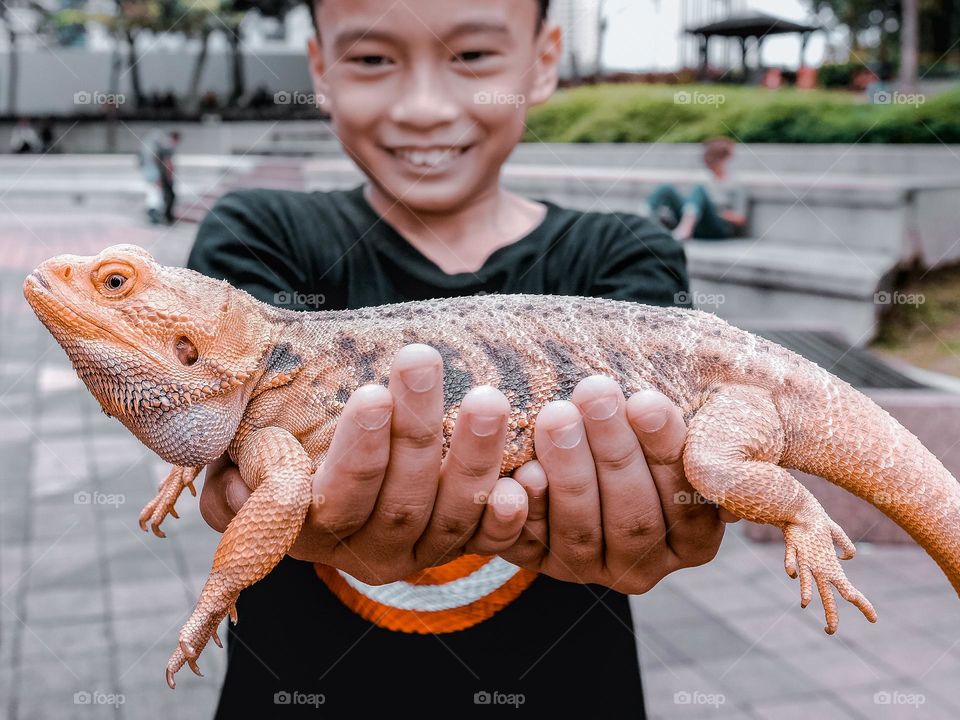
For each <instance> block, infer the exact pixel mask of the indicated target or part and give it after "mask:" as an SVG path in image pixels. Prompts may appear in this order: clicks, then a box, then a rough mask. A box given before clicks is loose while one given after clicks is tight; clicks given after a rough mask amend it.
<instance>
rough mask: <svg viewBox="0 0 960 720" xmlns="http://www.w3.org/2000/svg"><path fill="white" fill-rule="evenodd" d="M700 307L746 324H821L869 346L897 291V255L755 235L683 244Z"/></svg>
mask: <svg viewBox="0 0 960 720" xmlns="http://www.w3.org/2000/svg"><path fill="white" fill-rule="evenodd" d="M684 249H685V250H686V254H687V264H688V269H689V273H690V289H691V298H690V299H691V300H692V302H693V304H694V306H695V307H698V308H699V309H701V310H705V311H707V312H713V313H716V314H717V315H719V316H720V317H722V318H723V319H725V320H727V321H728V322H731V323H733V324H734V325H738V326H741V327H753V326H757V325H762V324H764V323H769V322H770V320H771V318H773V319H776V321H777V323H778V324H786V325H804V324H816V325H817V326H819V327H827V328H830V329H832V330H833V331H834V332H836V333H838V334H839V335H841V336H843V337H844V338H845V339H846V341H847V342H849V343H851V344H852V345H858V346H859V345H865V344H866V343H868V342H869V341H870V340H872V339H873V337H874V335H875V334H876V328H877V321H878V319H879V317H880V314H881V313H882V312H883V311H884V310H885V309H886V308H887V307H888V306H889V304H890V303H891V302H894V301H899V300H900V299H901V298H900V297H899V296H897V295H894V294H892V293H891V289H892V280H893V275H894V271H895V268H896V258H894V257H893V256H892V255H889V254H884V253H862V252H861V253H856V254H855V253H852V252H850V251H849V250H844V249H842V248H840V249H833V248H823V247H815V246H810V247H786V246H780V245H768V244H764V243H762V242H757V241H755V240H730V241H722V242H716V241H705V240H691V241H689V242H687V243H685V244H684Z"/></svg>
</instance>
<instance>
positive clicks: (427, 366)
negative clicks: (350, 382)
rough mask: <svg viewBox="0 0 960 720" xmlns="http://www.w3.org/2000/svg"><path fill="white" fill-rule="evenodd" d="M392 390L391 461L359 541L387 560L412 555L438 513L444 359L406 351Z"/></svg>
mask: <svg viewBox="0 0 960 720" xmlns="http://www.w3.org/2000/svg"><path fill="white" fill-rule="evenodd" d="M389 389H390V393H391V395H393V418H392V422H391V425H390V461H389V464H388V466H387V472H386V476H385V477H384V480H383V484H382V486H381V488H380V494H379V496H378V498H377V503H376V507H375V508H374V511H373V515H372V516H371V517H370V520H369V521H368V522H367V524H366V525H364V527H363V528H362V529H360V530H359V531H358V532H357V534H356V535H354V537H353V540H354V541H355V542H357V543H362V544H367V543H369V544H370V546H371V547H372V548H374V549H375V551H376V552H377V554H378V555H379V556H381V557H382V558H385V559H386V558H391V557H397V556H400V555H403V556H409V555H412V554H413V548H414V545H415V543H416V541H417V540H418V539H419V537H420V535H421V534H422V533H423V530H424V528H425V527H426V526H427V522H428V521H429V520H430V514H431V513H432V511H433V503H434V499H435V498H436V493H437V486H438V484H439V479H440V458H441V452H442V447H443V361H442V360H441V358H440V353H438V352H437V351H436V350H434V349H433V348H431V347H429V346H427V345H419V344H414V345H407V346H406V347H403V348H401V349H400V351H399V352H397V354H396V356H395V357H394V360H393V366H392V367H391V370H390V386H389ZM351 544H352V543H351Z"/></svg>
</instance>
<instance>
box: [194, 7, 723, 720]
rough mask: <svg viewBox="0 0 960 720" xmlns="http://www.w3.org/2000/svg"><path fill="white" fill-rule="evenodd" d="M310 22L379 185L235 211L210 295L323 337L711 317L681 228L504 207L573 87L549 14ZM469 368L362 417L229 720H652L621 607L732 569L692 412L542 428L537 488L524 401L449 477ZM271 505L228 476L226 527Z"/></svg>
mask: <svg viewBox="0 0 960 720" xmlns="http://www.w3.org/2000/svg"><path fill="white" fill-rule="evenodd" d="M311 10H312V12H313V13H314V22H315V24H316V26H317V35H316V37H314V38H312V39H311V41H310V44H309V57H310V69H311V73H312V75H313V78H314V83H315V88H316V91H317V93H318V94H319V95H320V96H322V97H323V98H324V103H325V106H326V109H327V110H328V111H329V112H330V114H331V119H332V127H333V130H334V132H335V133H336V134H337V136H338V137H339V139H340V141H341V143H342V144H343V147H344V150H345V151H346V152H347V153H348V154H349V155H350V157H351V158H352V159H353V160H354V161H355V162H356V164H357V165H358V166H359V168H360V169H361V170H362V171H363V173H364V174H365V175H366V177H367V182H366V183H365V184H364V185H361V186H359V187H357V188H354V189H352V190H346V191H334V192H325V193H320V192H316V193H299V192H285V191H267V190H247V191H240V192H234V193H231V194H229V195H227V196H225V197H224V198H222V199H221V200H220V202H219V203H218V204H217V206H216V207H215V208H214V209H213V210H212V211H211V213H210V214H209V215H208V216H207V218H206V219H205V220H204V222H203V223H202V225H201V227H200V229H199V231H198V234H197V239H196V243H195V246H194V249H193V252H192V253H191V257H190V262H189V264H190V266H191V267H193V268H194V269H197V270H199V271H201V272H204V273H206V274H208V275H212V276H216V277H222V278H226V279H228V280H230V281H231V282H232V283H233V284H235V285H238V286H240V287H243V288H244V289H246V290H248V291H249V292H251V293H253V294H254V295H255V296H257V297H259V298H260V299H263V300H266V301H268V302H280V299H281V298H284V299H285V298H290V297H296V298H301V299H311V298H312V299H320V298H322V299H323V305H322V307H316V306H303V305H301V306H300V307H301V309H311V310H316V309H340V308H356V307H363V306H370V305H379V304H384V303H389V302H399V301H404V300H415V299H423V298H431V297H449V296H456V295H468V294H476V293H489V292H499V293H519V292H525V293H541V294H542V293H550V294H566V295H592V296H603V297H610V298H617V299H622V300H634V301H639V302H647V303H653V304H671V303H673V302H674V298H675V297H676V296H677V294H678V293H681V292H685V291H686V289H687V279H686V271H685V266H684V258H683V252H682V250H681V249H680V247H679V245H678V244H677V243H676V242H675V241H674V240H673V239H672V238H671V237H670V236H669V235H668V234H667V233H665V232H664V231H663V230H662V228H660V227H659V226H656V225H654V224H652V223H650V222H649V221H647V220H644V219H642V218H640V217H637V216H634V215H628V214H622V213H618V214H604V213H583V212H578V211H573V210H567V209H564V208H560V207H558V206H556V205H554V204H552V203H549V202H546V201H534V200H530V199H526V198H522V197H520V196H518V195H515V194H514V193H511V192H508V191H507V190H505V189H504V188H503V187H502V186H501V185H500V172H501V168H502V166H503V163H504V162H505V161H506V159H507V157H508V156H509V155H510V153H511V152H512V150H513V149H514V147H515V146H516V144H517V143H518V142H519V140H520V137H521V135H522V133H523V130H524V123H525V119H526V110H527V107H529V106H531V105H535V104H538V103H542V102H545V101H546V100H547V99H548V98H549V97H550V95H551V94H552V92H553V91H554V89H555V87H556V82H557V62H558V59H559V55H560V33H559V30H558V28H557V27H556V26H555V25H553V24H551V23H549V22H547V21H546V11H547V2H546V0H488V1H486V2H483V3H461V2H450V1H449V0H401V2H396V1H395V0H317V2H316V5H311ZM438 351H439V352H438ZM443 353H444V348H436V349H434V348H427V347H425V346H408V347H407V348H404V349H403V350H401V351H400V353H398V355H397V357H396V359H395V361H394V364H393V367H392V370H391V373H390V377H389V378H373V381H374V382H373V384H371V385H368V386H364V387H361V388H359V389H358V390H357V391H356V392H355V393H353V395H352V396H351V397H350V398H349V399H346V398H344V400H345V401H346V402H345V405H344V409H343V414H342V416H341V419H340V422H339V424H338V427H337V430H336V434H335V436H334V439H333V442H332V444H331V447H330V449H329V451H328V453H327V454H326V456H325V458H324V460H323V463H322V465H321V467H320V469H319V470H318V471H317V474H316V476H315V480H314V502H313V504H312V506H311V509H310V511H309V513H308V516H307V519H306V522H305V524H304V528H303V530H302V532H301V535H300V537H299V539H298V541H297V543H296V545H295V547H294V549H293V550H292V551H291V553H290V555H291V556H290V557H287V558H285V559H284V560H283V561H282V562H281V563H280V564H279V565H278V566H277V568H276V569H275V570H274V571H273V572H271V573H270V575H268V576H267V577H266V578H264V579H263V580H262V581H260V582H259V583H257V584H255V585H254V586H252V587H250V588H249V589H247V590H245V591H244V592H243V593H242V594H241V596H240V599H239V601H238V603H237V609H238V613H239V619H240V623H239V625H237V626H236V627H231V628H230V634H229V648H228V651H229V660H228V666H227V675H226V679H225V682H224V687H223V690H222V693H221V698H220V704H219V708H218V717H225V718H226V717H240V716H247V715H252V714H258V713H259V714H265V716H266V717H277V716H282V717H286V716H290V715H294V714H301V713H302V714H304V715H309V716H311V717H346V716H353V715H356V714H357V713H358V712H364V711H390V712H393V713H396V712H403V711H410V712H416V713H418V715H420V716H428V717H433V716H438V715H441V714H443V715H447V714H454V713H455V714H457V715H465V714H469V715H473V714H474V713H487V712H490V708H489V707H485V706H486V705H506V706H509V708H510V710H511V711H512V712H514V713H516V712H518V710H519V712H521V713H528V714H530V715H536V716H539V715H541V714H543V713H546V712H551V711H552V712H558V713H560V712H562V713H563V714H564V716H566V715H569V714H573V713H579V714H581V715H584V716H589V717H597V716H610V715H613V716H622V717H634V718H638V717H643V716H644V708H643V696H642V691H641V684H640V674H639V665H638V662H637V655H636V649H635V647H636V646H635V637H634V634H633V625H632V620H631V615H630V609H629V605H628V601H627V597H626V595H624V594H621V593H639V592H645V591H646V590H648V589H650V588H651V587H653V585H655V584H656V583H657V582H658V581H659V580H660V579H661V578H662V577H664V576H665V575H666V574H668V573H670V572H672V571H674V570H676V569H679V568H682V567H690V566H693V565H698V564H702V563H704V562H707V561H708V560H710V559H711V558H712V557H713V556H714V554H715V553H716V550H717V548H718V546H719V542H720V538H721V536H722V533H723V529H722V523H721V522H720V518H719V517H718V515H717V512H716V510H715V509H714V508H713V507H712V506H708V505H704V504H691V505H678V504H677V503H675V502H674V497H675V496H676V495H677V493H680V492H687V493H692V488H691V487H690V485H689V483H687V481H686V479H685V478H684V476H683V469H682V463H681V461H680V456H681V451H682V448H683V442H684V439H685V426H684V423H683V419H682V417H681V415H680V412H679V410H678V409H677V408H676V407H675V406H673V405H672V404H671V403H669V401H667V399H666V398H664V397H663V396H661V395H658V394H656V393H653V392H649V393H639V394H637V395H634V396H632V397H631V398H630V399H629V400H626V399H625V398H624V397H623V395H622V393H621V391H620V389H619V387H618V386H617V385H616V384H615V383H614V382H613V381H612V380H610V379H607V378H601V377H592V378H588V379H586V380H584V381H583V382H581V383H580V384H579V385H578V386H577V388H576V389H575V391H574V393H573V395H572V397H571V401H569V402H568V401H562V402H556V403H551V404H549V405H548V406H546V407H545V408H544V410H543V411H542V412H541V413H540V415H539V417H538V418H537V423H536V429H535V430H536V433H535V440H536V451H537V456H538V461H533V462H531V463H528V464H527V465H525V466H523V467H522V468H520V469H519V470H517V471H516V472H515V473H514V476H513V477H511V478H501V477H499V472H498V471H499V467H500V459H501V457H502V450H503V443H504V437H505V432H506V419H507V414H508V412H509V403H508V401H507V400H506V398H505V397H504V395H503V394H502V393H501V392H500V391H499V390H496V389H493V388H476V389H474V390H472V391H471V392H470V393H468V394H467V395H466V397H465V398H464V400H463V401H462V404H461V407H460V411H459V414H458V418H457V424H456V429H455V431H454V436H453V439H452V442H451V445H450V449H449V451H448V452H447V454H446V455H445V456H442V447H441V437H442V415H443V407H442V401H443V382H444V380H445V379H446V380H448V381H449V380H450V379H451V377H452V374H451V368H449V367H448V368H446V371H447V372H446V373H444V361H443ZM453 379H454V380H455V378H453ZM247 496H249V490H248V489H247V488H246V486H245V485H244V484H243V482H242V481H241V480H240V479H239V476H238V473H237V471H236V468H234V467H232V466H231V465H230V464H229V463H228V462H227V461H222V462H220V463H218V464H216V466H214V467H211V468H210V469H209V471H208V473H207V477H206V480H205V482H204V489H203V495H202V497H201V511H202V512H203V515H204V517H205V518H206V519H207V521H208V522H209V523H210V524H211V525H212V526H213V527H214V528H216V529H218V530H221V531H222V530H223V529H224V527H225V526H226V524H227V522H229V520H230V518H231V517H232V516H233V514H234V513H235V512H236V511H237V509H238V508H239V507H240V506H241V505H242V504H243V502H244V500H245V499H246V497H247ZM723 519H730V518H726V517H725V518H723Z"/></svg>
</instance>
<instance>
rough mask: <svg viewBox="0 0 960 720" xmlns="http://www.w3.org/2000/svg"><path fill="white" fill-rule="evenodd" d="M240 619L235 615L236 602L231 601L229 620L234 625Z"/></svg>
mask: <svg viewBox="0 0 960 720" xmlns="http://www.w3.org/2000/svg"><path fill="white" fill-rule="evenodd" d="M239 621H240V618H239V617H238V616H237V604H236V603H233V604H232V605H231V606H230V622H232V623H233V624H234V625H236V624H237V623H238V622H239Z"/></svg>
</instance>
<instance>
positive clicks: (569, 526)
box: [534, 400, 603, 576]
mask: <svg viewBox="0 0 960 720" xmlns="http://www.w3.org/2000/svg"><path fill="white" fill-rule="evenodd" d="M534 444H535V446H536V452H537V458H538V459H539V461H540V464H541V465H542V466H543V469H544V471H545V472H546V474H547V478H549V482H550V504H549V507H548V521H549V533H550V556H549V558H548V559H550V558H555V559H556V560H557V563H558V565H559V566H560V567H562V568H564V569H565V570H566V572H567V573H572V574H573V575H574V576H578V575H583V574H587V573H588V572H589V571H591V570H592V569H593V568H594V567H595V566H596V565H597V563H598V562H601V561H602V559H603V530H602V528H601V526H600V523H601V515H600V489H599V486H598V485H597V473H596V466H595V465H594V462H593V455H592V454H591V452H590V446H589V445H588V443H587V437H586V432H585V431H584V427H583V419H582V418H581V416H580V410H579V409H578V408H577V406H576V405H574V404H573V403H572V402H568V401H566V400H557V401H554V402H551V403H548V404H547V405H546V406H544V408H543V409H542V410H541V411H540V413H539V414H538V415H537V422H536V426H535V427H534Z"/></svg>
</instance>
